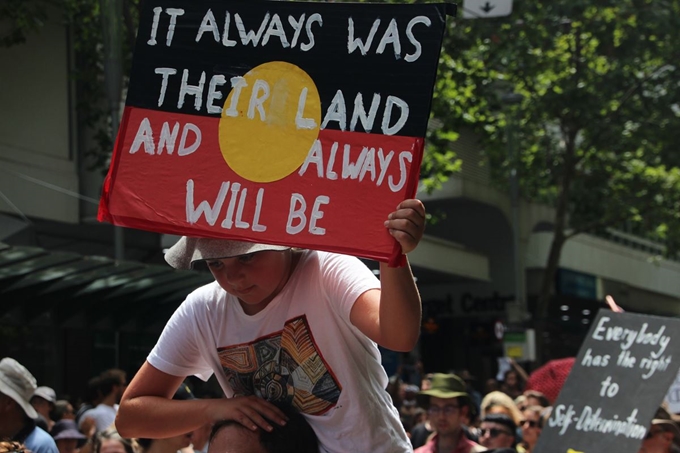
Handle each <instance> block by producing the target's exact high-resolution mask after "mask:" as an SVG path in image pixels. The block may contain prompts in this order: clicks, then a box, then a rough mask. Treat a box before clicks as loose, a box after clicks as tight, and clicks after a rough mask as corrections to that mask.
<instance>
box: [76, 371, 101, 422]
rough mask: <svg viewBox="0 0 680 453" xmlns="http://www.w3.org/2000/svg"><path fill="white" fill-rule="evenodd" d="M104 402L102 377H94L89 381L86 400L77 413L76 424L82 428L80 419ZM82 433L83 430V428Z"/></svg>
mask: <svg viewBox="0 0 680 453" xmlns="http://www.w3.org/2000/svg"><path fill="white" fill-rule="evenodd" d="M101 401H102V392H101V376H94V377H93V378H91V379H90V380H89V381H87V389H86V390H85V398H84V400H83V402H82V404H80V405H79V406H78V411H76V424H77V425H78V426H79V427H80V418H81V417H82V416H83V414H84V413H85V412H86V411H88V410H90V409H94V408H95V407H97V405H98V404H99V403H100V402H101ZM81 431H82V428H81Z"/></svg>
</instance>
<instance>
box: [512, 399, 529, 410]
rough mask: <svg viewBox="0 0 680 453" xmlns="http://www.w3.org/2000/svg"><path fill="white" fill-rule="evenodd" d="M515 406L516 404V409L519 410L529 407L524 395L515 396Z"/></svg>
mask: <svg viewBox="0 0 680 453" xmlns="http://www.w3.org/2000/svg"><path fill="white" fill-rule="evenodd" d="M515 406H517V409H519V411H520V412H522V411H524V409H526V408H527V407H529V404H527V397H526V395H520V396H518V397H517V398H515Z"/></svg>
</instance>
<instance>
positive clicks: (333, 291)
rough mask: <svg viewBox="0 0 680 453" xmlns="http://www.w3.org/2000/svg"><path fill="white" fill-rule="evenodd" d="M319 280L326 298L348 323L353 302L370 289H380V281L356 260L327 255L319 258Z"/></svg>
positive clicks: (349, 257) (350, 257)
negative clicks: (320, 279)
mask: <svg viewBox="0 0 680 453" xmlns="http://www.w3.org/2000/svg"><path fill="white" fill-rule="evenodd" d="M320 259H321V278H322V282H323V287H324V291H325V292H326V296H327V297H328V298H329V299H330V300H331V303H332V304H333V305H334V308H335V309H337V310H338V311H339V313H340V314H341V315H342V316H343V317H344V318H345V319H346V320H347V321H349V314H350V311H351V310H352V307H353V306H354V302H356V300H357V299H358V298H359V296H360V295H362V294H363V293H365V292H366V291H368V290H370V289H380V280H378V279H377V278H376V276H375V275H374V274H373V272H372V271H371V270H370V269H369V268H368V267H367V266H366V265H365V264H364V263H362V262H361V261H360V260H359V259H358V258H356V257H353V256H348V255H339V254H335V253H327V254H324V255H322V256H321V258H320Z"/></svg>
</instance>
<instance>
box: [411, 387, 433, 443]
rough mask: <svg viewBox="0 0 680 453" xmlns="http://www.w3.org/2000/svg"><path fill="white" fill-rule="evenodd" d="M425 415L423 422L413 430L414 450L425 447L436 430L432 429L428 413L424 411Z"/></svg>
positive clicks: (415, 425) (414, 426) (412, 441)
mask: <svg viewBox="0 0 680 453" xmlns="http://www.w3.org/2000/svg"><path fill="white" fill-rule="evenodd" d="M427 390H429V389H427ZM423 413H424V417H423V420H422V421H421V422H420V423H417V424H414V425H413V427H412V428H411V432H410V434H411V445H413V449H417V448H418V447H422V446H423V445H425V442H427V439H428V438H429V437H430V435H431V434H432V433H433V432H434V428H433V427H432V424H431V423H430V420H429V417H428V416H427V411H425V410H424V411H423Z"/></svg>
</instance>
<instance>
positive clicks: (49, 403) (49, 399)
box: [31, 386, 57, 432]
mask: <svg viewBox="0 0 680 453" xmlns="http://www.w3.org/2000/svg"><path fill="white" fill-rule="evenodd" d="M55 401H57V393H56V392H55V391H54V389H53V388H51V387H46V386H41V387H38V388H37V389H35V392H33V396H32V397H31V406H33V409H35V411H36V412H37V413H38V418H37V419H36V423H37V424H38V426H40V427H41V428H42V429H44V430H45V431H47V432H50V430H52V425H54V421H53V420H52V418H50V414H51V413H52V411H53V410H54V402H55Z"/></svg>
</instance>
